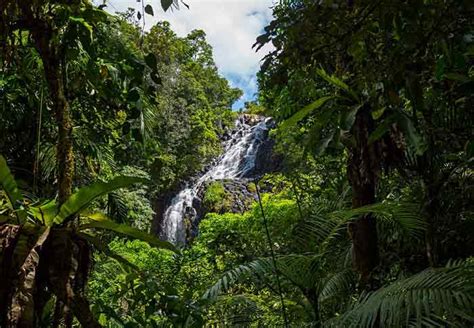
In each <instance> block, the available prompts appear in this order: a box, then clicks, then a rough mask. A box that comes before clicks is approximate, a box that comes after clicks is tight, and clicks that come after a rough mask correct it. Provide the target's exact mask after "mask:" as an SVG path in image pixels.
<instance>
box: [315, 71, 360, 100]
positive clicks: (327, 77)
mask: <svg viewBox="0 0 474 328" xmlns="http://www.w3.org/2000/svg"><path fill="white" fill-rule="evenodd" d="M316 73H317V74H318V75H319V76H320V77H322V78H323V79H324V80H325V81H326V82H328V83H330V84H331V85H333V86H335V87H336V88H338V89H342V90H344V91H345V92H347V93H348V94H349V95H350V96H351V97H352V98H354V100H356V101H357V102H358V101H359V97H358V96H357V94H356V93H355V92H354V91H353V90H352V89H351V88H349V86H348V85H347V84H346V83H344V82H343V81H342V80H341V79H339V78H338V77H336V76H334V75H329V74H328V73H326V71H325V70H323V69H318V70H317V71H316Z"/></svg>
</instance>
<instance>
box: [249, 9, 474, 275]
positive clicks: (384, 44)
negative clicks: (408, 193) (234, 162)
mask: <svg viewBox="0 0 474 328" xmlns="http://www.w3.org/2000/svg"><path fill="white" fill-rule="evenodd" d="M470 10H472V6H471V5H470V4H469V3H468V2H466V1H460V2H459V1H450V2H447V3H444V2H438V1H434V2H429V3H425V2H421V1H416V2H414V3H412V2H411V3H401V2H393V1H362V2H352V1H349V2H340V3H333V2H330V1H323V2H318V3H314V2H310V1H297V2H292V3H291V4H289V3H282V4H280V5H279V6H277V7H276V8H275V11H274V13H275V16H276V19H275V20H274V21H273V22H271V23H270V25H269V26H268V27H267V28H266V33H265V34H263V35H262V36H260V37H259V38H258V39H257V45H259V46H260V45H261V44H264V43H266V42H270V41H271V42H272V43H273V45H274V46H275V48H276V49H275V51H274V52H273V53H271V54H270V55H269V56H268V57H267V59H266V60H265V62H264V64H263V65H262V71H261V73H260V85H261V87H262V91H263V92H262V98H263V100H264V105H265V106H266V107H267V108H271V113H272V114H273V115H275V116H276V117H277V118H278V119H279V120H281V121H284V120H287V119H288V118H289V117H292V118H290V119H288V121H290V122H291V123H292V124H286V125H285V127H286V128H290V126H291V128H294V127H295V126H304V127H306V130H307V131H308V133H307V135H308V139H310V140H311V143H310V144H309V146H310V147H312V149H311V150H312V151H313V152H315V153H316V154H320V153H321V151H324V150H326V149H328V148H332V149H341V148H343V149H346V151H347V152H348V163H347V174H348V179H349V182H350V184H351V187H352V193H353V199H352V203H353V207H354V208H357V207H359V206H362V205H367V204H371V203H373V202H375V201H376V198H377V187H378V183H379V181H380V178H381V176H382V173H383V171H384V170H386V169H389V168H397V167H398V168H400V166H401V165H402V163H403V161H404V159H403V158H404V157H405V156H408V157H409V158H413V157H417V156H424V155H423V154H426V149H427V148H426V147H427V143H426V140H428V139H429V137H428V135H429V133H428V132H427V130H425V128H426V127H427V126H428V125H429V121H430V119H429V118H428V116H429V115H430V114H429V113H433V112H437V111H438V112H439V111H441V112H442V111H444V110H445V109H446V108H445V107H444V105H443V106H436V105H435V104H434V103H433V104H432V108H431V109H430V108H428V107H426V106H425V105H424V103H426V101H428V99H430V98H431V96H432V93H431V90H435V89H437V84H438V82H436V80H438V81H440V80H449V79H450V74H449V73H448V71H445V69H446V66H443V65H444V64H442V63H444V61H443V60H440V58H444V56H447V57H451V56H452V53H451V54H448V53H447V52H446V51H447V49H449V48H451V49H461V48H462V49H463V50H462V51H460V50H455V51H454V52H456V53H458V51H460V53H463V54H464V55H461V56H468V57H469V55H467V53H466V51H467V49H468V47H469V43H470V41H467V42H466V39H464V35H465V33H467V31H469V30H470V29H471V28H472V26H470V25H469V24H465V22H467V21H469V18H467V17H468V15H469V14H468V12H470ZM440 24H441V25H440ZM440 26H443V27H441V28H440ZM446 47H448V48H446ZM443 49H445V50H443ZM448 52H449V51H448ZM463 62H464V63H466V61H463ZM461 66H462V68H461V67H460V66H459V67H458V68H456V69H459V70H460V71H463V73H462V75H463V76H466V74H467V71H468V70H469V65H461ZM434 67H438V73H436V71H435V70H434V69H433V68H434ZM441 67H442V69H441ZM441 71H442V73H441ZM321 96H330V97H333V98H331V99H327V98H321ZM318 98H319V99H320V100H317V101H316V102H313V101H314V99H318ZM322 99H325V100H322ZM308 104H309V105H308ZM305 106H306V107H305ZM454 106H455V104H454V102H452V101H451V102H450V105H449V106H448V107H450V108H454ZM436 107H437V109H434V108H436ZM301 108H303V109H301ZM466 108H467V107H464V105H463V106H462V108H458V109H459V111H460V112H465V109H466ZM292 115H294V116H292ZM464 142H466V140H464ZM405 168H406V167H405ZM431 178H432V177H431ZM431 178H430V179H431ZM429 216H430V215H429V214H427V217H428V218H429ZM349 232H350V234H351V235H352V240H353V264H354V268H355V269H356V270H357V271H358V272H359V273H361V275H362V280H367V279H368V277H369V274H370V272H371V271H372V270H373V269H374V267H375V266H376V265H377V263H378V259H377V235H376V230H375V222H374V220H373V218H371V216H370V215H366V216H364V217H361V218H360V220H357V221H356V222H354V223H353V224H351V225H349ZM428 234H429V231H428ZM428 239H430V238H429V237H428ZM429 244H430V243H427V246H428V248H429Z"/></svg>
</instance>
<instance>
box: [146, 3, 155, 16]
mask: <svg viewBox="0 0 474 328" xmlns="http://www.w3.org/2000/svg"><path fill="white" fill-rule="evenodd" d="M145 12H146V13H147V14H148V15H151V16H154V15H155V13H154V12H153V7H152V6H151V5H146V6H145Z"/></svg>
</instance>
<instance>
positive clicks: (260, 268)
mask: <svg viewBox="0 0 474 328" xmlns="http://www.w3.org/2000/svg"><path fill="white" fill-rule="evenodd" d="M320 258H321V256H320V255H313V254H311V255H299V254H291V255H284V256H280V257H277V258H276V267H277V269H278V272H279V273H280V274H281V277H282V279H286V280H287V281H289V282H291V283H292V284H293V285H296V286H300V287H306V288H310V287H313V286H315V285H316V284H317V283H318V282H319V281H320V275H318V272H320ZM274 273H275V267H274V265H273V261H272V259H271V258H261V259H257V260H254V261H252V262H249V263H247V264H243V265H240V266H238V267H237V268H235V269H232V270H230V271H227V272H226V273H225V274H224V275H223V276H222V277H221V278H220V279H219V280H218V281H217V282H216V283H215V284H214V285H213V286H212V287H211V288H209V289H208V290H207V291H206V293H205V294H204V295H203V298H204V299H210V300H215V299H216V298H217V297H218V296H219V295H220V294H222V293H224V292H225V291H227V290H228V289H229V288H231V287H232V286H233V285H235V284H236V283H238V282H244V281H246V280H247V281H250V282H254V283H255V282H258V281H261V280H263V279H265V278H267V277H269V276H272V275H274Z"/></svg>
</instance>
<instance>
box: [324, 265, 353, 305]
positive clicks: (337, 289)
mask: <svg viewBox="0 0 474 328" xmlns="http://www.w3.org/2000/svg"><path fill="white" fill-rule="evenodd" d="M356 282H357V276H356V274H355V273H354V271H353V270H350V269H349V270H344V271H341V272H337V273H335V274H334V275H332V276H331V277H330V278H329V279H327V280H326V282H325V284H324V286H323V287H322V289H321V292H320V294H319V302H324V301H326V300H328V299H330V298H333V297H336V296H339V295H348V294H349V293H350V292H351V291H352V290H353V288H354V286H355V283H356Z"/></svg>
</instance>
